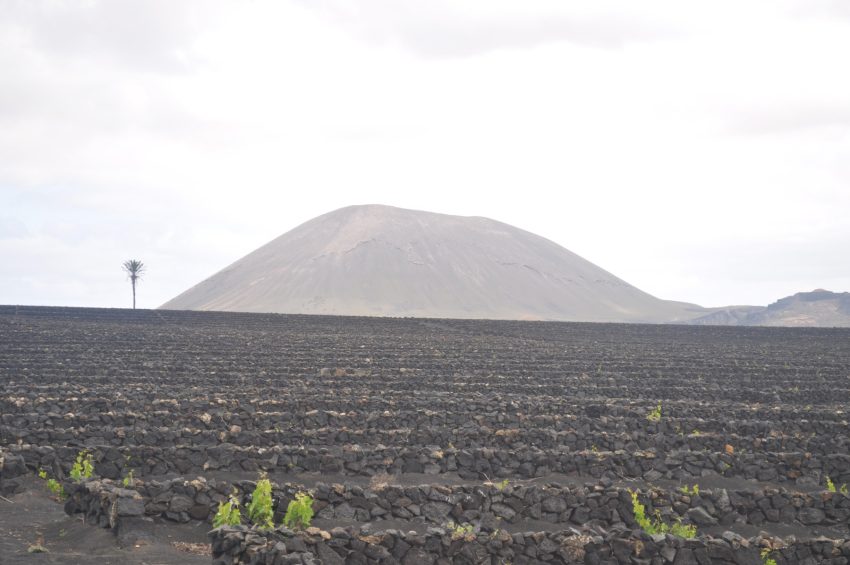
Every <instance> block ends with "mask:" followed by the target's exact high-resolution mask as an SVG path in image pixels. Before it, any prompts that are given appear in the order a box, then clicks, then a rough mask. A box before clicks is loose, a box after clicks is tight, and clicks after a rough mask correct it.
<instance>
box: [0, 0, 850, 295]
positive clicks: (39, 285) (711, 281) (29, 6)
mask: <svg viewBox="0 0 850 565" xmlns="http://www.w3.org/2000/svg"><path fill="white" fill-rule="evenodd" d="M128 6H129V5H125V4H124V3H116V2H93V1H92V2H84V1H79V2H70V3H68V2H63V3H53V2H23V1H21V2H7V3H4V4H2V7H0V155H2V156H3V158H2V159H0V197H2V200H3V203H4V206H3V210H2V214H0V215H2V216H3V218H2V219H0V260H2V263H3V264H4V267H3V268H2V270H0V280H2V281H4V282H2V283H0V296H2V297H3V298H2V299H0V301H2V302H21V303H23V302H33V303H35V302H38V303H45V302H47V303H50V302H53V303H68V304H92V305H123V304H124V303H125V302H126V300H125V299H126V297H125V296H124V295H125V294H126V292H125V291H126V289H125V288H124V286H125V285H124V283H123V280H122V279H120V269H119V266H120V262H121V261H123V260H124V259H126V258H129V257H131V256H132V257H135V258H139V259H142V260H144V261H145V262H146V263H147V264H148V265H149V269H150V271H149V275H148V278H147V280H146V281H145V283H144V284H145V288H146V289H147V290H146V292H145V294H142V295H140V299H141V298H142V297H143V296H144V298H143V299H142V302H141V304H145V305H147V306H154V305H158V304H159V303H162V302H165V301H166V300H167V299H169V298H171V297H172V296H174V295H175V294H177V293H178V292H180V291H182V290H184V289H185V288H186V287H188V286H190V285H191V284H193V283H194V282H197V281H199V280H201V279H203V278H204V277H206V276H208V275H209V274H211V273H212V272H213V271H215V270H217V269H218V268H222V267H224V266H225V265H226V264H228V263H229V262H231V261H233V260H235V259H237V258H238V257H240V256H241V255H244V254H245V253H247V252H249V251H251V250H252V249H253V248H255V247H257V246H259V245H261V244H262V243H265V242H266V241H267V240H269V239H271V238H272V237H275V236H277V235H279V234H280V233H282V232H284V231H286V230H287V229H290V228H291V227H294V226H295V225H297V224H298V223H300V222H302V221H306V220H307V219H309V218H311V217H313V216H315V215H318V214H320V213H323V212H326V211H329V210H330V209H333V208H336V207H340V206H344V205H348V204H352V203H365V202H381V203H388V204H395V205H400V206H407V207H414V208H422V209H428V210H433V211H444V212H448V213H460V214H471V215H486V216H490V217H493V218H496V219H500V220H503V221H506V222H509V223H513V224H515V225H518V226H519V227H522V228H525V229H528V230H530V231H534V232H537V233H540V234H541V235H544V236H546V237H549V238H550V239H553V240H554V241H556V242H558V243H560V244H562V245H564V246H565V247H567V248H569V249H571V250H573V251H575V252H577V253H579V254H581V255H583V256H585V257H586V258H588V259H589V260H591V261H593V262H595V263H597V264H599V265H600V266H602V267H604V268H606V269H608V270H610V271H612V272H614V273H615V274H617V275H619V276H621V277H622V278H624V279H626V280H628V281H630V282H632V283H634V284H636V285H637V286H639V287H641V288H644V289H645V290H647V291H649V292H652V293H653V294H656V295H659V296H662V297H667V298H676V299H684V300H691V301H696V302H703V303H706V304H711V305H719V304H724V303H744V302H752V303H761V304H764V303H767V302H770V301H772V300H774V299H776V298H778V296H776V294H775V293H776V292H780V291H782V292H785V293H788V292H790V291H792V290H805V289H807V288H808V287H809V286H829V285H835V287H836V288H835V290H850V274H848V273H847V272H846V269H844V267H842V266H841V262H840V261H829V260H828V259H827V257H828V256H830V255H835V256H840V255H841V254H842V253H844V256H850V226H848V224H847V222H846V211H847V210H850V192H848V191H847V189H846V187H847V186H848V183H850V120H848V116H850V103H848V102H847V101H848V100H850V78H848V76H847V73H844V72H842V71H841V70H842V69H843V66H844V65H845V63H846V62H845V61H844V58H845V57H844V54H845V53H847V52H850V19H848V18H844V17H842V13H843V10H844V7H843V6H844V4H842V3H829V2H825V1H823V2H821V1H818V2H805V3H804V2H802V1H800V2H792V1H790V0H786V1H784V2H767V1H765V2H747V3H743V4H742V3H740V2H731V1H725V0H724V1H722V2H720V4H716V3H715V4H713V5H711V6H706V7H705V10H703V11H701V12H694V11H693V10H694V8H693V7H692V6H690V5H687V4H683V3H677V2H667V1H654V2H646V3H639V4H635V3H633V2H626V1H625V0H623V1H619V2H618V1H610V0H606V1H603V2H594V3H574V2H562V1H558V2H555V1H540V2H530V3H529V2H518V1H508V0H500V1H498V2H464V3H461V4H458V3H449V2H411V1H405V2H383V1H381V2H378V1H361V2H355V3H351V2H349V3H341V2H336V1H334V0H326V1H323V2H310V3H305V2H270V1H267V2H263V1H257V2H250V3H245V2H214V3H212V2H210V3H208V2H185V3H184V2H180V3H174V2H145V3H134V4H133V6H131V7H128ZM824 249H829V250H830V253H828V254H825V253H823V252H822V250H824ZM805 257H815V258H817V261H814V262H813V261H812V260H809V261H807V260H804V258H805ZM742 262H743V263H745V264H746V266H747V268H744V267H742V266H741V265H742ZM778 263H781V268H780V266H779V265H778ZM73 264H78V265H81V266H84V267H85V268H82V269H77V270H73V269H70V268H69V267H70V266H71V265H73ZM69 273H70V274H69ZM116 273H117V275H118V276H119V280H117V281H116V280H113V277H114V275H116ZM753 273H764V274H765V276H764V277H763V278H762V279H758V278H757V277H754V276H753V275H752V274H753ZM813 279H817V280H821V281H826V282H824V283H822V284H820V283H819V284H813V283H815V282H816V281H815V280H813ZM797 285H805V286H803V287H802V288H798V287H797ZM786 290H787V292H786ZM146 300H150V302H146Z"/></svg>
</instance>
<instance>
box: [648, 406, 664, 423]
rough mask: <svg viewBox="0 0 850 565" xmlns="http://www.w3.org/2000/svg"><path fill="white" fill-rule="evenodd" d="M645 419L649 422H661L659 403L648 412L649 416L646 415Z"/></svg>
mask: <svg viewBox="0 0 850 565" xmlns="http://www.w3.org/2000/svg"><path fill="white" fill-rule="evenodd" d="M646 419H647V420H649V421H650V422H660V421H661V402H660V401H659V402H658V405H657V406H656V407H655V408H653V409H652V410H650V411H649V414H647V415H646Z"/></svg>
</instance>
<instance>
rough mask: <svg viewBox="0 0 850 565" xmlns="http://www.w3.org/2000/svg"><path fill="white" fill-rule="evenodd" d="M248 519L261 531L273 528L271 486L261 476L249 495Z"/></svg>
mask: <svg viewBox="0 0 850 565" xmlns="http://www.w3.org/2000/svg"><path fill="white" fill-rule="evenodd" d="M247 509H248V519H249V520H251V522H253V523H254V525H256V526H257V527H258V528H260V529H261V530H270V529H272V528H274V509H273V508H272V484H271V482H270V481H269V480H268V479H267V478H266V477H265V476H263V477H262V478H261V479H260V480H259V481H257V486H256V488H255V489H254V492H253V494H251V502H249V503H248V506H247Z"/></svg>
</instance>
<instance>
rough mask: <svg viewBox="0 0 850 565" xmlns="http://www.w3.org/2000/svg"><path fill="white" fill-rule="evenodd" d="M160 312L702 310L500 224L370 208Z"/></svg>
mask: <svg viewBox="0 0 850 565" xmlns="http://www.w3.org/2000/svg"><path fill="white" fill-rule="evenodd" d="M162 308H167V309H192V310H227V311H244V312H281V313H305V314H344V315H369V316H416V317H446V318H504V319H534V320H575V321H599V322H602V321H605V322H611V321H618V322H669V321H685V320H690V319H693V318H696V317H699V316H701V315H704V314H706V313H707V312H708V310H705V309H702V308H700V307H699V306H696V305H692V304H685V303H680V302H671V301H665V300H660V299H658V298H655V297H653V296H651V295H649V294H647V293H645V292H643V291H641V290H639V289H637V288H635V287H634V286H632V285H630V284H628V283H626V282H625V281H623V280H621V279H619V278H617V277H615V276H614V275H612V274H611V273H608V272H607V271H605V270H603V269H601V268H599V267H597V266H596V265H594V264H592V263H590V262H589V261H586V260H585V259H583V258H581V257H579V256H578V255H576V254H574V253H572V252H570V251H568V250H567V249H564V248H563V247H561V246H559V245H557V244H555V243H553V242H551V241H549V240H547V239H544V238H542V237H540V236H537V235H534V234H532V233H529V232H527V231H524V230H521V229H518V228H515V227H512V226H509V225H507V224H504V223H501V222H497V221H494V220H490V219H487V218H480V217H461V216H449V215H444V214H434V213H430V212H420V211H414V210H405V209H401V208H393V207H389V206H378V205H369V206H350V207H346V208H341V209H339V210H336V211H333V212H330V213H328V214H324V215H322V216H319V217H317V218H314V219H313V220H310V221H308V222H306V223H304V224H302V225H300V226H298V227H297V228H295V229H293V230H291V231H289V232H287V233H285V234H283V235H282V236H280V237H278V238H277V239H275V240H273V241H271V242H269V243H268V244H266V245H264V246H263V247H260V248H259V249H257V250H256V251H254V252H252V253H250V254H248V255H246V256H245V257H243V258H242V259H240V260H238V261H236V262H235V263H233V264H232V265H230V266H229V267H227V268H225V269H224V270H222V271H220V272H218V273H216V274H215V275H213V276H212V277H210V278H208V279H206V280H205V281H203V282H201V283H200V284H198V285H196V286H194V287H192V288H191V289H189V290H187V291H186V292H184V293H182V294H180V295H179V296H177V297H176V298H174V299H172V300H170V301H169V302H167V303H166V304H164V305H163V306H162Z"/></svg>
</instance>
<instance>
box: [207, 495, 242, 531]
mask: <svg viewBox="0 0 850 565" xmlns="http://www.w3.org/2000/svg"><path fill="white" fill-rule="evenodd" d="M241 523H242V512H240V511H239V501H238V500H236V497H235V496H233V495H230V498H228V499H227V501H226V502H220V503H219V505H218V511H217V512H216V513H215V516H213V528H218V527H221V526H238V525H240V524H241Z"/></svg>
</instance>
